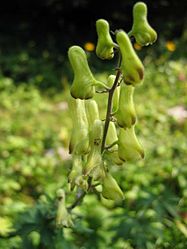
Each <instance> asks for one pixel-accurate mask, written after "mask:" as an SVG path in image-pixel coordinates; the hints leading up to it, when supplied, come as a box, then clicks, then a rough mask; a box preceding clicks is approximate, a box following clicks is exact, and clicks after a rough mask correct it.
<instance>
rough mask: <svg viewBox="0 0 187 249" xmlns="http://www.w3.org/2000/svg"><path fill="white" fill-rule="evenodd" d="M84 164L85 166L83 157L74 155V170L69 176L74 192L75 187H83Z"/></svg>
mask: <svg viewBox="0 0 187 249" xmlns="http://www.w3.org/2000/svg"><path fill="white" fill-rule="evenodd" d="M82 164H83V162H82V156H80V155H76V154H73V156H72V168H71V171H70V173H69V176H68V182H69V183H70V190H73V189H74V188H75V185H77V186H79V187H81V186H83V179H82V178H83V176H82ZM86 183H87V181H86ZM80 185H81V186H80Z"/></svg>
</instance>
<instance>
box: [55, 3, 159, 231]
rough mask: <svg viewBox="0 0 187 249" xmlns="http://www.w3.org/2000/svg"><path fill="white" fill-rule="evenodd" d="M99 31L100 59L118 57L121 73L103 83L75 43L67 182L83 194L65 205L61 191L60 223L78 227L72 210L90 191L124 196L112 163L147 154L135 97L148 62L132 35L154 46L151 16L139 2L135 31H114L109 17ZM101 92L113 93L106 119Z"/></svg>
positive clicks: (98, 23)
mask: <svg viewBox="0 0 187 249" xmlns="http://www.w3.org/2000/svg"><path fill="white" fill-rule="evenodd" d="M96 32H97V35H98V41H97V46H96V55H97V56H98V57H99V58H100V59H101V60H111V59H113V58H114V57H115V56H118V58H119V60H118V65H117V68H116V74H115V75H113V74H112V75H109V76H108V80H107V82H100V81H99V80H97V79H96V78H95V76H94V75H93V73H92V72H91V70H90V67H89V64H88V61H87V55H86V52H85V51H84V49H83V48H81V47H80V46H78V45H73V46H71V47H70V48H69V50H68V58H69V62H70V64H71V67H72V70H73V73H74V79H73V83H72V85H71V88H70V101H69V109H70V112H71V116H72V121H73V129H72V134H71V138H70V143H69V153H70V154H71V155H72V166H71V170H70V172H69V175H68V183H69V186H70V191H74V192H75V195H76V196H78V197H77V199H75V202H74V203H72V205H71V206H70V207H69V208H66V203H65V192H64V190H62V189H60V190H58V192H57V195H58V204H59V205H58V210H57V219H56V220H57V225H58V226H66V227H69V226H72V225H73V222H72V220H71V210H72V209H73V208H74V207H75V206H77V205H78V204H80V202H81V200H82V199H83V198H84V196H85V195H86V194H89V191H92V192H93V191H96V192H97V194H98V195H99V196H100V198H102V199H107V200H113V201H115V202H121V201H122V200H124V198H125V193H124V190H122V189H121V188H120V186H119V185H118V182H117V181H116V179H115V178H114V177H113V176H112V174H111V172H110V167H111V165H122V164H123V163H124V162H128V161H133V162H135V161H136V160H140V159H143V158H144V149H143V146H142V144H141V142H140V141H139V139H138V137H137V135H136V125H137V114H136V108H135V103H134V98H133V96H134V93H135V91H136V88H137V87H139V86H141V84H142V83H143V81H144V66H143V63H142V62H141V60H140V59H139V57H138V55H137V54H136V52H135V50H134V47H133V45H132V42H131V38H132V37H133V38H134V40H135V41H136V43H137V44H139V45H140V46H148V45H151V44H153V43H154V42H155V41H156V39H157V34H156V32H155V30H154V29H153V28H152V27H151V26H150V24H149V23H148V20H147V6H146V4H145V3H143V2H138V3H136V4H135V5H134V7H133V24H132V29H131V30H130V32H128V33H127V32H125V31H124V30H123V29H121V28H120V29H118V30H116V31H113V32H111V30H110V26H109V23H108V21H107V20H104V19H99V20H97V21H96ZM101 88H102V90H101ZM102 93H104V94H105V95H106V93H107V94H108V104H107V109H106V117H105V120H101V117H100V113H99V109H98V104H97V102H96V101H95V100H94V95H95V94H102ZM77 193H78V194H77Z"/></svg>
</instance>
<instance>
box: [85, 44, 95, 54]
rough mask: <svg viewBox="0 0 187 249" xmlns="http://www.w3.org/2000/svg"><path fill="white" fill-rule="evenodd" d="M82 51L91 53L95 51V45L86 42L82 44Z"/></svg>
mask: <svg viewBox="0 0 187 249" xmlns="http://www.w3.org/2000/svg"><path fill="white" fill-rule="evenodd" d="M84 49H85V50H86V51H88V52H92V51H94V50H95V45H94V44H93V43H92V42H86V43H85V44H84Z"/></svg>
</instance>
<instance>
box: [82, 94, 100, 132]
mask: <svg viewBox="0 0 187 249" xmlns="http://www.w3.org/2000/svg"><path fill="white" fill-rule="evenodd" d="M85 108H86V116H87V119H88V125H89V130H92V127H93V124H94V121H95V120H96V119H99V109H98V105H97V102H96V101H95V100H93V99H88V100H85Z"/></svg>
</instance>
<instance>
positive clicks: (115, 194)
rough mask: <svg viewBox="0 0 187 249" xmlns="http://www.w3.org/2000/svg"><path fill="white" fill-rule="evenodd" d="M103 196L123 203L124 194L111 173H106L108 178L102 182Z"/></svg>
mask: <svg viewBox="0 0 187 249" xmlns="http://www.w3.org/2000/svg"><path fill="white" fill-rule="evenodd" d="M102 187H103V190H102V196H103V197H104V198H106V199H110V200H114V201H121V200H123V199H124V194H123V192H122V190H121V189H120V187H119V185H118V183H117V182H116V180H115V179H114V178H113V176H112V175H111V174H110V173H106V176H105V177H104V179H103V182H102Z"/></svg>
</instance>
